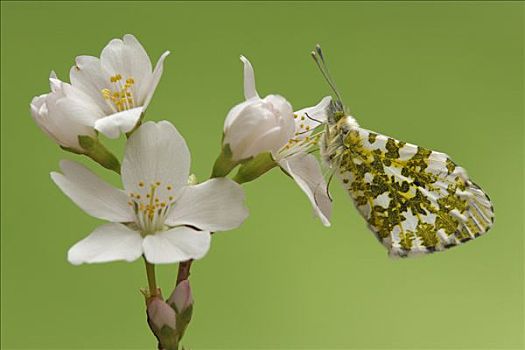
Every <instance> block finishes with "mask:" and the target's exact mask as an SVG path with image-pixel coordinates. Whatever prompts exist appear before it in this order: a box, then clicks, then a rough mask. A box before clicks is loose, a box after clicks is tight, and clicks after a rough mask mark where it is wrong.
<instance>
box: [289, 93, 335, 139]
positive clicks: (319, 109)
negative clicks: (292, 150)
mask: <svg viewBox="0 0 525 350" xmlns="http://www.w3.org/2000/svg"><path fill="white" fill-rule="evenodd" d="M331 102H332V97H331V96H326V97H324V98H323V99H322V100H321V101H320V102H319V103H318V104H316V105H315V106H313V107H307V108H303V109H300V110H298V111H297V112H294V120H295V132H296V135H297V137H296V138H298V139H301V138H305V137H307V136H308V135H310V134H311V131H313V130H314V129H315V128H316V127H318V126H319V125H321V123H326V121H327V118H328V107H329V106H330V103H331ZM309 131H310V132H309Z"/></svg>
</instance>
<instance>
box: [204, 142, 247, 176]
mask: <svg viewBox="0 0 525 350" xmlns="http://www.w3.org/2000/svg"><path fill="white" fill-rule="evenodd" d="M239 163H240V162H239V161H236V160H233V159H232V152H231V150H230V145H225V146H224V147H223V148H222V150H221V154H219V156H218V157H217V160H215V164H213V170H212V172H211V176H210V177H211V178H215V177H225V176H226V175H228V174H229V173H230V172H231V171H232V170H233V168H235V167H236V166H237V165H238V164H239Z"/></svg>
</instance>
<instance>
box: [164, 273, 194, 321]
mask: <svg viewBox="0 0 525 350" xmlns="http://www.w3.org/2000/svg"><path fill="white" fill-rule="evenodd" d="M168 303H169V304H170V305H175V308H176V310H177V312H178V313H183V312H184V311H185V310H186V309H187V308H188V307H190V305H192V304H193V297H192V295H191V287H190V281H189V280H187V279H185V280H184V281H182V282H180V283H179V284H178V285H177V287H175V290H174V291H173V293H171V296H170V298H169V299H168Z"/></svg>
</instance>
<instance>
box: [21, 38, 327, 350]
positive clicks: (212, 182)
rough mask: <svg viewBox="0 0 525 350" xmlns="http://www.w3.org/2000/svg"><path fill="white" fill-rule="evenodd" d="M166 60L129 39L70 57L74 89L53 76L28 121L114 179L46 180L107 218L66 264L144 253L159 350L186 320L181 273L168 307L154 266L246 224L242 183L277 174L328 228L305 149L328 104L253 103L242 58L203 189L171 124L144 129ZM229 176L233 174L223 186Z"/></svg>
mask: <svg viewBox="0 0 525 350" xmlns="http://www.w3.org/2000/svg"><path fill="white" fill-rule="evenodd" d="M168 55H169V51H166V52H165V53H164V54H162V55H161V57H160V58H159V60H158V62H157V64H156V66H155V68H153V67H152V64H151V61H150V58H149V56H148V54H147V53H146V51H145V49H144V48H143V46H142V45H141V44H140V43H139V41H138V40H137V39H136V38H135V37H134V36H133V35H129V34H127V35H125V36H124V37H123V39H113V40H111V41H110V42H109V43H108V45H107V46H106V47H105V48H104V49H103V50H102V52H101V54H100V57H92V56H78V57H77V58H76V60H75V64H74V65H73V66H72V67H71V70H70V74H69V80H70V82H65V81H62V80H60V79H59V78H58V77H57V76H56V74H55V73H54V72H51V74H50V77H49V83H50V92H49V93H46V94H43V95H40V96H37V97H35V98H33V100H32V101H31V114H32V117H33V119H34V120H35V122H36V124H37V125H38V126H39V127H40V128H41V129H42V130H43V131H44V132H45V133H46V134H47V135H48V136H49V137H50V138H51V139H52V140H54V141H55V142H56V143H57V144H58V145H59V146H60V147H61V148H62V149H64V150H66V151H69V152H72V153H75V154H79V155H85V156H87V157H89V158H91V159H92V160H93V161H95V162H96V163H98V164H99V165H101V166H103V167H105V168H107V169H110V170H113V171H114V172H116V173H118V174H119V175H120V177H121V180H122V189H120V188H117V187H114V186H113V185H111V184H109V183H108V182H106V181H105V180H103V179H102V178H101V177H99V176H98V175H96V174H95V172H93V171H92V170H90V169H88V168H87V167H86V166H84V165H81V164H80V163H77V162H75V161H72V160H62V161H61V162H60V172H52V173H51V178H52V180H53V181H54V183H55V184H56V185H57V186H58V187H59V188H60V189H61V190H62V191H63V192H64V194H65V195H66V196H67V197H69V198H70V199H71V200H72V201H73V202H74V203H75V204H76V205H78V206H79V207H80V208H81V209H82V210H83V211H85V212H86V213H87V214H89V215H91V216H93V217H95V218H98V219H102V220H105V221H107V223H105V224H103V225H102V226H100V227H98V228H96V229H95V230H94V231H93V232H92V233H91V234H89V235H88V236H87V237H86V238H84V239H82V240H80V241H79V242H78V243H76V244H74V245H73V246H72V247H71V249H70V250H69V252H68V254H67V259H68V261H69V262H70V263H72V264H74V265H78V264H83V263H102V262H110V261H117V260H124V261H134V260H137V259H139V258H140V257H143V258H144V260H145V262H146V267H147V273H148V281H149V290H147V291H146V292H145V296H146V304H147V310H148V323H149V325H150V327H151V329H152V331H153V333H154V334H155V335H156V337H157V339H158V341H159V344H160V345H159V348H163V349H177V348H178V344H179V342H180V339H181V338H182V335H183V334H184V330H185V328H186V326H187V325H188V323H189V319H190V318H191V309H192V304H193V299H192V296H191V288H190V286H189V280H188V279H187V277H188V276H185V278H183V279H182V280H181V281H179V283H178V285H177V287H176V288H175V290H174V291H173V293H172V294H171V296H170V298H169V299H168V300H166V301H164V300H163V299H162V296H161V293H160V290H158V289H157V287H156V284H155V278H154V265H155V264H168V263H181V264H182V263H185V262H186V263H187V262H191V261H192V260H195V259H201V258H202V257H204V256H205V255H206V253H207V252H208V250H209V248H210V244H211V237H212V233H214V232H218V231H228V230H231V229H234V228H236V227H238V226H240V225H241V224H242V223H243V222H244V221H245V219H246V218H247V216H248V209H247V207H246V204H245V195H244V192H243V190H242V187H241V184H242V183H244V182H248V181H252V180H255V179H256V178H258V177H259V176H261V175H263V174H264V173H266V172H267V171H269V170H270V169H272V168H274V167H278V168H280V169H281V170H283V172H284V173H285V174H287V175H289V176H290V177H291V178H292V179H293V180H294V181H295V182H296V183H297V185H298V186H299V187H300V189H301V190H302V191H303V192H304V193H305V194H306V196H307V198H308V199H309V201H310V202H311V204H312V207H313V211H314V213H315V214H316V216H317V217H319V219H320V220H321V222H322V224H323V225H325V226H329V225H330V214H331V200H330V197H329V194H328V188H327V183H326V181H325V177H324V176H323V171H322V168H321V165H320V163H319V161H318V158H317V157H316V156H315V155H314V154H313V153H315V149H316V146H317V145H318V143H319V141H320V138H321V137H322V130H320V129H321V128H320V127H321V126H322V125H323V124H324V123H325V122H326V119H327V110H328V106H329V104H330V103H331V98H330V97H325V98H323V99H322V100H321V101H320V102H319V103H318V104H317V105H315V106H313V107H308V108H303V109H299V110H297V111H295V112H294V110H293V108H292V105H291V104H290V102H288V101H287V99H286V98H284V97H283V96H281V95H277V94H270V95H267V96H265V97H260V96H259V94H258V92H257V89H256V85H255V73H254V69H253V67H252V65H251V63H250V61H248V59H247V58H245V57H244V56H241V61H242V63H243V68H244V97H245V100H244V101H242V102H240V103H238V104H237V105H235V106H234V107H233V108H231V110H230V111H229V113H228V114H227V116H226V118H225V122H224V129H223V138H222V140H223V141H222V148H221V149H220V154H219V156H218V158H217V161H216V162H215V164H214V166H213V170H212V177H211V178H210V179H209V180H206V181H204V182H200V183H199V182H198V181H197V180H196V177H195V176H194V175H192V173H191V156H190V151H189V149H188V146H187V144H186V141H185V139H184V138H183V136H182V135H181V134H180V133H179V131H178V130H177V129H176V127H175V126H174V125H173V124H172V123H171V122H169V121H159V122H153V121H145V114H146V109H147V107H148V105H149V104H150V102H151V100H152V97H153V94H154V92H155V89H156V88H157V85H158V83H159V81H160V79H161V76H162V73H163V65H164V60H165V58H166V57H167V56H168ZM175 117H176V116H175ZM101 135H103V136H101ZM121 135H125V139H126V145H125V152H124V156H123V159H122V161H119V160H118V159H117V157H115V155H113V153H112V152H111V151H110V150H109V149H108V148H106V146H104V144H103V141H104V137H107V138H112V139H114V138H118V137H119V136H121ZM234 169H237V173H236V174H235V175H234V176H232V177H230V178H229V177H228V175H229V174H230V173H231V172H232V171H233V170H234ZM188 310H190V311H188ZM166 327H167V328H166Z"/></svg>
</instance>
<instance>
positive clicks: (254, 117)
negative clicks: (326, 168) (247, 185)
mask: <svg viewBox="0 0 525 350" xmlns="http://www.w3.org/2000/svg"><path fill="white" fill-rule="evenodd" d="M241 59H242V61H243V62H244V95H245V97H246V99H247V101H246V102H244V103H241V104H239V105H237V106H236V107H234V108H233V109H232V110H231V111H230V113H229V114H228V117H227V118H226V123H225V143H228V142H227V141H226V140H243V141H244V140H246V141H245V143H242V142H239V143H238V144H240V145H244V144H248V145H249V148H248V149H249V150H250V152H245V153H242V154H243V155H246V154H251V155H256V154H257V153H260V152H265V151H266V152H270V153H271V155H272V158H273V160H274V161H275V162H276V163H277V164H278V165H279V166H280V167H281V168H282V169H283V170H284V171H285V172H286V173H288V174H289V175H290V176H291V177H292V178H293V179H294V180H295V182H296V183H297V184H298V185H299V187H300V188H301V189H302V190H303V192H304V193H305V194H306V196H307V197H308V199H309V200H310V202H311V203H312V207H313V209H314V213H315V214H316V215H317V216H318V217H319V218H320V219H321V221H322V223H323V225H325V226H330V215H331V212H332V203H331V199H330V197H329V194H328V188H327V184H326V181H325V179H324V176H323V173H322V171H321V167H320V165H319V162H318V160H317V158H316V157H315V156H313V155H311V154H309V153H308V152H310V150H311V149H312V148H313V147H315V146H316V145H317V143H318V141H319V138H320V137H321V135H322V132H323V131H321V132H319V131H316V128H317V127H318V126H320V125H322V124H324V123H326V121H327V111H328V107H329V105H330V102H331V97H329V96H327V97H325V98H323V99H322V100H321V101H320V102H319V103H318V104H317V105H316V106H313V107H308V108H303V109H301V110H299V111H297V112H295V113H288V111H289V110H291V106H290V105H289V103H288V102H286V105H287V106H290V108H289V109H288V107H287V108H286V111H287V113H279V114H277V113H276V114H275V115H278V116H279V118H274V119H270V118H269V117H268V115H269V114H270V113H267V112H266V110H265V109H264V108H261V107H259V105H255V106H256V107H257V108H255V107H253V108H252V109H251V110H250V113H244V114H243V113H241V112H240V111H244V110H246V109H248V108H250V107H251V106H252V105H254V104H255V103H259V104H262V103H261V102H260V101H261V99H260V98H259V97H258V95H257V91H256V88H255V77H254V71H253V67H252V65H251V64H250V62H249V61H248V60H247V59H246V58H244V57H242V56H241ZM268 97H271V95H270V96H268ZM268 97H266V98H268ZM280 99H282V101H286V100H285V99H284V98H282V97H280ZM251 101H254V102H251ZM229 118H231V119H233V121H234V122H239V123H240V124H241V121H242V122H243V124H241V126H239V127H238V128H237V129H235V130H234V129H233V128H231V127H230V128H229V129H228V131H229V133H230V134H229V135H228V134H227V133H226V130H227V128H226V126H227V125H231V123H232V122H231V121H230V123H229V120H228V119H229ZM268 119H270V120H279V127H278V126H275V127H273V128H272V127H271V123H267V122H266V121H267V120H268ZM271 132H274V133H275V135H276V137H274V138H268V139H261V137H260V136H259V137H257V135H265V134H269V133H271ZM237 133H238V134H239V135H240V136H238V135H237ZM226 136H228V137H226ZM277 136H278V137H277ZM263 141H267V142H263ZM230 145H231V144H230ZM239 148H240V149H241V151H242V149H243V148H242V147H239ZM252 150H255V151H252ZM232 151H233V148H232ZM241 151H239V152H241ZM241 169H242V168H241ZM267 169H269V167H268V168H267ZM263 171H265V170H263Z"/></svg>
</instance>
